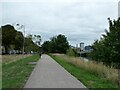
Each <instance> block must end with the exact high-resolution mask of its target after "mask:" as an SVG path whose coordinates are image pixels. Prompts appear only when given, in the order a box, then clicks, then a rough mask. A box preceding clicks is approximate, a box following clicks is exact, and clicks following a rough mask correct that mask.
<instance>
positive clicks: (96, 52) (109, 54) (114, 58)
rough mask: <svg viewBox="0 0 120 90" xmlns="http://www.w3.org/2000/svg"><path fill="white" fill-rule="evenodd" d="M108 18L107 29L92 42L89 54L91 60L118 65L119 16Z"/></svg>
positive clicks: (119, 52)
mask: <svg viewBox="0 0 120 90" xmlns="http://www.w3.org/2000/svg"><path fill="white" fill-rule="evenodd" d="M108 20H109V30H105V32H106V34H104V35H102V36H103V37H102V38H101V39H100V40H96V41H95V42H94V44H93V45H92V47H93V51H92V52H91V54H90V56H91V57H92V59H93V60H96V61H102V62H103V63H105V64H107V65H113V66H115V67H118V66H119V65H120V61H119V59H120V18H118V20H114V21H112V20H110V18H108Z"/></svg>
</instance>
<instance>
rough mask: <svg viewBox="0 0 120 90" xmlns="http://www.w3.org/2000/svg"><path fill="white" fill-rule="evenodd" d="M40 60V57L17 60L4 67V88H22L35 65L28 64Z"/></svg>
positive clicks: (34, 56)
mask: <svg viewBox="0 0 120 90" xmlns="http://www.w3.org/2000/svg"><path fill="white" fill-rule="evenodd" d="M38 60H39V55H33V56H30V57H26V58H23V59H21V60H16V61H15V62H11V63H9V64H3V65H2V88H3V89H4V88H22V87H23V86H24V84H25V83H26V81H27V79H28V77H29V75H30V74H31V72H32V70H33V68H34V67H35V65H30V64H28V63H29V62H36V61H38Z"/></svg>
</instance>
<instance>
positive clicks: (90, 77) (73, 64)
mask: <svg viewBox="0 0 120 90" xmlns="http://www.w3.org/2000/svg"><path fill="white" fill-rule="evenodd" d="M50 56H51V57H52V58H53V59H54V60H55V61H57V62H58V63H59V64H60V65H61V66H63V67H64V68H65V69H66V70H67V71H68V72H69V73H71V74H72V75H73V76H75V77H76V78H77V79H78V80H80V81H81V82H82V83H83V84H84V85H86V86H87V87H88V88H117V85H116V84H115V83H113V82H111V81H110V80H108V79H107V78H105V77H104V76H101V75H99V74H97V73H95V71H93V72H92V69H91V68H93V64H92V65H91V66H92V67H90V65H89V66H87V63H88V62H84V61H82V60H81V63H80V62H79V61H80V60H79V61H78V60H76V59H77V58H72V57H67V56H65V55H52V54H50ZM78 63H79V65H78ZM85 63H86V64H85ZM84 66H85V67H86V68H87V67H88V68H89V69H86V68H85V67H84ZM94 68H96V67H94ZM101 71H102V70H101Z"/></svg>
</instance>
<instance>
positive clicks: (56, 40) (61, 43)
mask: <svg viewBox="0 0 120 90" xmlns="http://www.w3.org/2000/svg"><path fill="white" fill-rule="evenodd" d="M68 48H69V43H68V41H67V38H66V37H65V35H61V34H59V35H58V36H55V37H52V38H51V39H50V41H45V42H44V43H43V44H42V50H43V52H45V53H49V52H50V53H66V51H67V49H68Z"/></svg>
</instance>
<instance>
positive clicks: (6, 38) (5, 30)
mask: <svg viewBox="0 0 120 90" xmlns="http://www.w3.org/2000/svg"><path fill="white" fill-rule="evenodd" d="M1 28H2V46H4V47H5V52H6V53H8V49H9V47H10V45H11V44H13V43H14V41H15V36H16V30H15V29H14V27H13V26H11V25H5V26H2V27H1Z"/></svg>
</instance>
